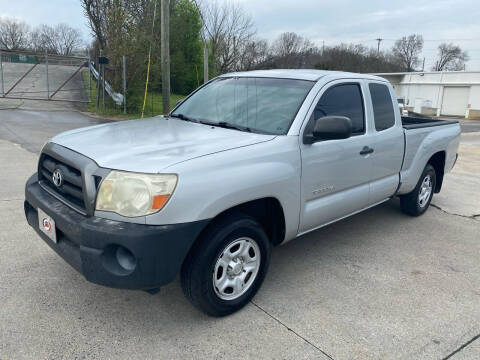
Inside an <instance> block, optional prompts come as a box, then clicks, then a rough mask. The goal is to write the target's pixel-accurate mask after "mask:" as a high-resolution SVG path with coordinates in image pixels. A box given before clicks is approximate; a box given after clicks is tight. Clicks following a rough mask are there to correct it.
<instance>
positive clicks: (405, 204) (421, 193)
mask: <svg viewBox="0 0 480 360" xmlns="http://www.w3.org/2000/svg"><path fill="white" fill-rule="evenodd" d="M435 185H436V174H435V169H434V168H433V166H432V165H430V164H427V166H425V169H424V170H423V172H422V175H421V176H420V179H419V180H418V183H417V186H415V189H413V191H412V192H410V193H408V194H406V195H402V196H400V206H401V208H402V211H403V212H404V213H405V214H408V215H410V216H420V215H422V214H423V213H424V212H425V211H427V209H428V207H429V206H430V202H431V201H432V197H433V192H434V190H435Z"/></svg>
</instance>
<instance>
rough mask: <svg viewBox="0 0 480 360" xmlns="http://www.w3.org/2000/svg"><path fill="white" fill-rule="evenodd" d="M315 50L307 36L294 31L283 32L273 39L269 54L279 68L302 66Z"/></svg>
mask: <svg viewBox="0 0 480 360" xmlns="http://www.w3.org/2000/svg"><path fill="white" fill-rule="evenodd" d="M317 50H318V49H317V48H316V47H315V46H314V44H313V43H312V42H311V41H310V40H308V39H307V38H304V37H302V36H300V35H298V34H296V33H294V32H285V33H283V34H281V35H280V36H279V37H278V39H277V40H275V41H274V43H273V45H272V48H271V55H272V56H273V57H274V58H276V61H275V62H276V63H277V66H279V67H281V68H304V67H305V65H306V59H307V58H308V57H309V56H310V55H311V54H313V53H316V52H317Z"/></svg>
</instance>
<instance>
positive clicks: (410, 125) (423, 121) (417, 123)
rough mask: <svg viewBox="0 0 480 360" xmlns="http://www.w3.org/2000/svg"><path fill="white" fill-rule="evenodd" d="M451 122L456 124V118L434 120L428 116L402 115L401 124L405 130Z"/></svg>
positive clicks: (449, 123)
mask: <svg viewBox="0 0 480 360" xmlns="http://www.w3.org/2000/svg"><path fill="white" fill-rule="evenodd" d="M451 124H458V120H436V119H430V118H419V117H410V116H402V125H403V128H404V129H406V130H410V129H419V128H425V127H431V126H441V125H451Z"/></svg>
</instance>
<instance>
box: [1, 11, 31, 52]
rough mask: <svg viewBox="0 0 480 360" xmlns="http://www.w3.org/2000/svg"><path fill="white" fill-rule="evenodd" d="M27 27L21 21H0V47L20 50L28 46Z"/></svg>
mask: <svg viewBox="0 0 480 360" xmlns="http://www.w3.org/2000/svg"><path fill="white" fill-rule="evenodd" d="M28 34H29V27H28V25H27V24H25V23H24V22H23V21H19V20H15V19H8V18H6V19H0V47H3V48H5V49H7V50H21V49H25V48H26V47H27V45H28Z"/></svg>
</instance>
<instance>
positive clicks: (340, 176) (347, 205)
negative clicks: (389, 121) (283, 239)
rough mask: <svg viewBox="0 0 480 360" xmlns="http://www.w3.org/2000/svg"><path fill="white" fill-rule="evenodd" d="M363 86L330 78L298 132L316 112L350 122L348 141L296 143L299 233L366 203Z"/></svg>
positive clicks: (368, 137) (367, 134)
mask: <svg viewBox="0 0 480 360" xmlns="http://www.w3.org/2000/svg"><path fill="white" fill-rule="evenodd" d="M364 86H365V85H364V84H363V82H362V81H361V80H355V81H336V82H332V83H329V84H327V85H325V86H324V88H323V89H322V90H321V91H320V93H319V95H318V96H317V98H316V100H315V103H314V104H315V107H314V108H313V110H311V115H310V117H309V122H308V123H307V125H306V126H305V128H304V130H303V136H305V135H307V134H309V133H311V131H312V130H313V126H314V125H315V122H316V121H317V120H318V119H319V118H320V117H322V116H327V115H338V116H346V117H348V118H350V120H351V121H352V127H353V129H352V136H351V137H350V138H348V139H340V140H324V141H318V142H315V143H313V144H305V143H304V141H302V139H301V140H300V141H301V144H300V149H301V156H302V178H301V187H302V188H301V194H302V199H301V204H302V207H301V218H300V227H299V233H305V232H308V231H310V230H313V229H315V228H318V227H321V226H323V225H326V224H328V223H330V222H333V221H335V220H338V219H340V218H342V217H345V216H347V215H350V214H352V213H355V212H357V211H359V210H362V209H363V208H365V207H367V205H368V198H369V186H370V181H371V173H372V166H373V164H372V158H371V153H368V152H365V149H366V148H369V146H371V145H372V141H373V139H372V134H371V130H370V129H369V127H370V126H369V124H368V122H367V112H366V111H365V109H366V103H365V96H363V91H364Z"/></svg>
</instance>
